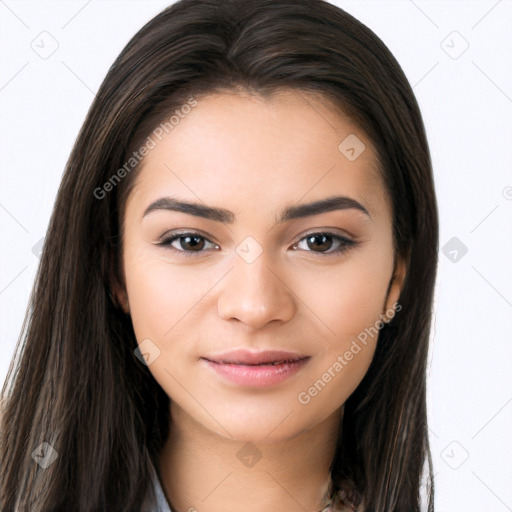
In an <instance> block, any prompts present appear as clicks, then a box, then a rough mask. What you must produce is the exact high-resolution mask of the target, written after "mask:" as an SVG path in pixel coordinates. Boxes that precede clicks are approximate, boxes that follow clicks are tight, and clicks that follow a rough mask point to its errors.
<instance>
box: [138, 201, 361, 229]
mask: <svg viewBox="0 0 512 512" xmlns="http://www.w3.org/2000/svg"><path fill="white" fill-rule="evenodd" d="M349 209H355V210H359V211H361V212H363V213H364V214H365V215H366V216H368V218H371V217H370V214H369V213H368V210H367V209H366V208H365V207H364V206H363V205H362V204H361V203H359V202H358V201H356V200H355V199H352V198H350V197H346V196H332V197H327V198H325V199H320V200H319V201H314V202H312V203H307V204H300V205H296V206H288V207H287V208H285V209H284V210H283V212H282V213H281V216H280V217H279V218H278V219H277V223H278V224H281V223H283V222H287V221H290V220H293V219H299V218H302V217H309V216H312V215H319V214H320V213H326V212H331V211H335V210H349ZM158 210H169V211H175V212H181V213H186V214H189V215H194V216H196V217H202V218H204V219H208V220H213V221H217V222H224V223H227V224H232V223H233V222H234V221H235V217H236V216H235V214H234V213H233V212H231V211H230V210H226V209H224V208H215V207H212V206H206V205H204V204H200V203H189V202H185V201H180V200H178V199H176V198H174V197H162V198H160V199H157V200H156V201H154V202H153V203H151V204H150V205H149V206H148V207H147V208H146V211H145V212H144V214H143V216H142V217H145V216H146V215H148V214H149V213H151V212H154V211H158Z"/></svg>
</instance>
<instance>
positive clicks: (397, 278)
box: [383, 257, 407, 323]
mask: <svg viewBox="0 0 512 512" xmlns="http://www.w3.org/2000/svg"><path fill="white" fill-rule="evenodd" d="M406 273H407V265H406V262H405V260H404V258H402V257H398V258H397V260H396V263H395V269H394V271H393V276H392V277H391V280H390V282H389V286H388V293H387V297H386V305H385V311H384V312H383V316H384V322H385V323H389V322H391V320H392V318H393V317H394V316H395V313H396V312H397V311H399V310H400V309H401V306H399V304H398V299H399V297H400V293H401V292H402V288H403V285H404V281H405V276H406Z"/></svg>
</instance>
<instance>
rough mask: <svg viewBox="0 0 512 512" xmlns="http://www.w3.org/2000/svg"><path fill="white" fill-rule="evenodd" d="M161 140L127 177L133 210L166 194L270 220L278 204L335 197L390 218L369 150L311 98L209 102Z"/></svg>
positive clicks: (336, 113)
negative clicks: (261, 214)
mask: <svg viewBox="0 0 512 512" xmlns="http://www.w3.org/2000/svg"><path fill="white" fill-rule="evenodd" d="M175 117H176V116H175ZM166 131H167V132H168V133H165V134H164V135H163V136H162V135H161V136H160V137H159V140H156V139H155V142H156V144H155V146H154V147H153V149H151V150H150V151H149V153H148V154H147V156H145V157H144V159H143V161H142V165H141V168H140V170H139V173H138V175H137V178H136V181H135V187H134V190H133V192H132V195H133V196H134V197H135V198H136V199H138V200H140V201H142V202H146V203H148V202H150V201H154V200H156V199H158V198H159V197H162V196H165V195H174V194H176V195H178V196H180V197H187V198H189V199H193V200H194V201H198V200H199V201H204V202H206V203H208V204H217V205H220V204H221V203H222V205H225V204H226V203H229V204H230V206H231V207H232V208H231V209H234V210H236V211H239V212H240V213H241V215H243V212H244V211H245V210H248V209H252V210H254V208H256V211H260V212H263V211H265V209H267V210H268V211H269V212H270V213H271V214H272V215H274V214H275V211H276V208H280V207H281V206H282V204H283V202H286V203H289V202H300V201H301V200H304V201H306V200H307V201H308V202H309V201H314V200H317V199H322V198H324V197H325V196H326V195H333V194H334V193H338V194H345V195H348V196H351V197H353V198H354V199H357V200H360V201H361V202H363V203H364V205H365V207H366V208H367V209H368V210H369V211H370V213H371V214H373V215H375V216H378V215H386V214H388V215H389V214H390V212H389V199H388V198H387V194H386V193H385V190H384V185H383V181H382V177H381V173H380V170H379V169H378V164H377V158H376V153H375V150H374V148H373V145H372V143H371V142H370V140H369V139H368V137H367V136H366V134H365V133H364V132H363V131H362V130H361V129H360V128H358V126H357V125H356V124H355V123H354V122H353V121H351V120H350V118H348V116H346V115H344V113H343V112H342V111H341V110H340V109H339V108H337V107H336V106H335V105H333V104H332V103H331V102H330V101H329V100H327V99H326V98H323V97H321V96H319V95H318V94H312V93H309V92H304V91H296V90H281V91H279V92H276V93H274V94H273V95H272V96H269V97H264V98H263V97H261V96H256V95H252V94H249V93H240V92H219V93H215V94H210V95H208V96H204V97H202V98H199V99H198V100H197V105H196V106H195V107H194V108H192V109H188V113H187V114H186V115H182V116H180V118H179V122H178V123H176V124H173V126H172V129H168V130H166ZM160 132H162V130H160Z"/></svg>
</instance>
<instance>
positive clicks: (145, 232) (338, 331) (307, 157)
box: [116, 90, 405, 512]
mask: <svg viewBox="0 0 512 512" xmlns="http://www.w3.org/2000/svg"><path fill="white" fill-rule="evenodd" d="M349 134H356V135H357V137H358V138H359V139H360V140H361V141H363V142H364V144H365V145H366V148H365V150H364V151H363V152H362V153H361V155H360V156H359V157H358V158H356V159H355V160H354V161H349V159H347V158H346V156H345V155H344V154H342V152H340V150H339V149H338V145H339V144H340V142H341V141H343V140H344V139H345V138H346V137H347V136H348V135H349ZM375 161H376V159H375V152H374V149H373V147H372V145H371V143H370V141H369V140H368V138H367V137H366V135H365V134H364V133H362V132H361V130H360V129H359V128H358V127H357V126H356V125H355V124H353V123H352V122H351V121H350V119H349V118H347V117H346V116H344V115H343V113H342V112H340V111H339V110H336V109H335V108H334V106H333V105H331V104H330V103H329V102H328V101H327V100H325V99H322V98H321V97H318V96H315V95H313V94H312V93H305V92H297V91H292V90H283V91H280V92H279V93H277V94H275V95H273V97H272V98H271V99H262V98H261V97H259V96H253V95H250V94H249V93H244V92H239V91H237V92H225V93H215V94H214V95H210V96H207V97H204V98H202V99H200V100H199V101H198V105H197V106H196V107H195V108H194V109H192V111H191V112H190V114H188V115H187V116H186V117H185V118H184V119H181V120H180V123H179V124H178V125H177V126H175V128H174V129H173V130H172V131H171V132H169V134H167V135H165V136H164V137H163V138H162V140H161V141H160V142H159V143H158V144H157V146H156V147H155V148H154V149H152V150H151V151H150V153H149V154H148V155H147V156H146V157H145V159H144V161H143V166H142V168H141V170H140V173H139V174H138V176H137V178H136V182H135V187H134V189H133V190H132V192H131V194H130V196H129V198H128V200H127V204H126V211H125V217H124V222H123V235H124V246H123V258H122V261H123V269H122V275H123V283H122V284H119V285H118V286H117V288H116V293H117V296H118V299H119V301H120V302H121V303H122V304H123V308H124V309H125V311H126V312H128V313H129V314H130V315H131V318H132V321H133V327H134V331H135V334H136V337H137V340H138V342H139V344H141V343H142V342H143V341H144V340H147V339H149V340H150V343H151V345H150V346H151V347H152V350H153V352H154V351H155V347H157V348H156V350H157V351H158V350H159V351H160V352H159V355H158V356H157V357H156V358H155V359H154V360H153V361H151V362H150V364H149V370H150V371H151V373H152V375H153V376H154V377H155V379H156V380H157V382H158V383H159V384H160V385H161V386H162V388H163V389H164V390H165V392H166V393H167V395H168V396H169V397H170V398H171V418H172V420H171V434H170V436H169V438H168V440H167V442H166V444H165V446H164V449H163V452H162V457H161V463H160V469H161V472H162V479H163V488H164V491H165V493H166V495H167V496H168V497H170V498H171V499H170V500H169V501H170V502H171V505H172V507H173V510H175V511H176V512H185V511H193V510H197V511H208V512H234V511H240V510H244V511H246V512H256V511H258V512H259V511H261V510H263V509H264V510H280V511H281V512H292V511H293V512H297V511H298V510H301V511H302V510H307V511H317V510H320V509H321V508H322V506H324V505H325V502H324V494H325V493H326V491H327V488H328V483H329V466H330V464H331V462H332V460H333V456H334V451H335V447H336V442H337V437H338V435H340V432H339V425H340V419H341V418H342V414H343V404H344V402H345V401H346V399H347V398H348V397H349V396H350V394H351V393H352V392H353V391H354V389H355V388H356V387H357V385H358V384H359V383H360V381H361V380H362V378H363V377H364V375H365V373H366V371H367V369H368V367H369V365H370V362H371V360H372V357H373V354H374V350H375V345H376V341H377V336H374V337H373V338H371V337H370V338H369V340H368V343H367V344H366V345H362V344H360V345H361V347H362V349H361V350H360V351H359V352H358V353H357V354H356V355H354V356H353V358H352V359H351V360H350V361H348V362H347V364H346V365H344V367H343V369H342V371H339V372H337V373H335V376H334V377H333V378H331V379H330V381H329V382H328V383H327V384H326V385H325V387H324V388H323V389H322V390H321V391H320V392H318V393H317V394H316V396H314V397H311V399H310V401H309V402H308V403H307V404H304V403H301V402H300V401H299V400H298V395H299V393H301V392H304V391H307V390H308V389H309V388H310V387H311V386H312V384H313V383H314V382H315V381H318V379H320V378H321V377H322V375H323V374H325V372H326V371H327V370H328V369H329V368H332V367H333V363H334V362H335V361H337V358H338V356H339V355H340V354H341V355H343V354H344V353H345V352H346V351H347V350H349V348H350V346H351V343H352V342H353V341H354V340H355V339H356V337H357V336H358V334H360V333H361V332H362V331H364V329H365V328H368V327H369V326H373V325H375V323H376V322H377V321H378V320H379V319H381V318H382V315H385V314H386V312H387V313H388V314H389V311H391V310H392V308H393V305H394V304H395V303H396V302H397V301H398V297H399V294H400V290H401V287H402V283H403V279H404V274H405V267H404V264H403V262H402V261H401V260H399V259H397V261H396V265H394V254H393V237H392V211H391V204H390V201H389V197H388V196H387V194H386V191H385V188H384V184H383V182H382V179H381V176H380V174H379V172H378V170H377V168H376V164H375ZM335 194H338V195H343V196H348V197H350V198H352V199H355V200H356V201H358V202H359V203H360V204H362V205H363V206H364V207H365V208H366V209H367V210H368V212H369V214H370V217H368V216H367V215H365V214H364V213H363V212H361V211H359V210H357V209H355V208H350V209H344V210H336V211H330V212H324V213H321V214H318V215H313V216H309V217H304V218H298V219H294V220H290V221H288V222H284V223H279V224H276V218H277V217H278V216H279V214H280V212H281V211H282V210H283V209H284V208H285V207H287V206H290V205H297V204H305V203H310V202H313V201H316V200H319V199H324V198H327V197H330V196H332V195H335ZM171 195H172V196H175V197H178V198H180V199H181V200H185V201H189V202H197V203H201V204H206V205H209V206H215V207H221V208H224V209H227V210H230V211H231V212H233V214H234V216H235V220H234V222H232V223H223V222H218V221H214V220H207V219H203V218H200V217H197V216H193V215H190V214H186V213H182V212H175V211H169V210H154V211H152V212H151V213H148V214H147V215H145V216H144V212H145V211H146V209H147V208H148V206H149V205H150V204H151V203H153V202H154V201H155V200H157V199H159V198H162V197H165V196H171ZM171 230H180V231H182V232H183V231H185V232H190V231H192V232H196V233H197V232H199V235H200V236H203V237H204V238H202V239H199V242H200V243H202V244H204V245H202V246H201V247H202V248H201V249H200V251H202V252H197V249H196V251H194V246H193V245H192V246H191V244H187V243H186V241H185V240H184V239H181V242H180V239H179V238H178V239H175V240H174V241H173V243H172V246H170V245H167V246H165V245H158V243H159V241H160V240H161V239H162V236H163V235H166V233H168V232H169V231H171ZM325 231H327V232H329V233H333V234H334V235H338V236H342V237H346V238H348V239H350V240H353V241H356V242H357V245H355V246H353V247H351V248H349V249H348V250H346V251H345V252H343V253H335V252H333V251H334V250H335V249H336V248H338V247H339V246H340V243H339V241H338V240H337V239H336V238H335V237H334V238H328V239H327V245H326V246H322V245H321V244H322V241H321V240H320V241H317V242H316V244H315V243H313V244H308V237H306V235H308V234H312V233H318V232H325ZM248 236H251V237H253V239H254V240H255V241H256V243H257V244H258V245H253V246H251V247H252V248H251V249H250V250H251V251H254V250H255V248H254V247H259V248H260V249H261V251H262V252H261V254H260V255H259V256H258V257H257V258H256V259H255V260H254V261H252V262H251V263H248V262H247V261H246V260H245V259H244V258H242V257H241V256H239V254H238V253H237V251H236V249H237V246H239V245H240V244H241V243H242V242H243V241H244V239H245V238H246V237H248ZM329 244H331V245H330V246H329ZM293 248H295V249H293ZM180 250H181V251H182V252H179V251H180ZM186 251H188V253H186ZM252 254H255V253H254V252H253V253H252ZM389 285H390V288H389V293H387V292H388V286H389ZM147 343H148V342H146V344H147ZM235 348H247V349H250V350H255V351H256V350H264V349H282V350H291V351H296V352H299V353H301V354H305V355H309V356H311V357H310V359H309V361H308V363H307V364H306V365H305V366H304V367H303V368H302V369H301V370H300V371H299V372H298V373H297V374H295V375H294V376H293V377H291V378H289V379H288V380H286V381H285V382H283V383H280V384H277V385H274V386H271V387H266V388H248V387H243V386H238V385H236V384H233V383H231V382H229V381H226V380H224V379H223V378H222V377H220V376H219V375H217V374H216V373H215V372H212V371H210V369H209V368H208V367H206V365H205V364H204V361H201V360H200V358H201V357H203V356H206V355H209V354H213V353H216V352H217V353H218V352H220V351H224V350H228V349H235ZM331 371H332V370H331ZM242 448H244V450H247V451H248V453H249V455H252V456H255V457H259V456H261V458H260V459H259V460H258V461H257V462H256V464H254V465H252V467H249V465H248V464H250V463H248V464H245V463H244V460H246V459H243V457H241V456H240V455H238V452H239V450H240V449H242ZM242 453H244V452H242Z"/></svg>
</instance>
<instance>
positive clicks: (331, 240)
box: [292, 232, 357, 255]
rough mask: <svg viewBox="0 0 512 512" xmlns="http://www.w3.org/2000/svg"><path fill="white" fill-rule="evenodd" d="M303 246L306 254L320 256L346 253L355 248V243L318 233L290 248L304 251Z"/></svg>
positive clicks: (308, 236)
mask: <svg viewBox="0 0 512 512" xmlns="http://www.w3.org/2000/svg"><path fill="white" fill-rule="evenodd" d="M300 244H303V246H302V247H299V246H300ZM304 245H305V247H306V249H305V250H306V251H307V252H313V253H317V254H321V255H324V254H325V255H332V254H341V253H344V252H346V251H348V250H349V249H351V248H352V247H355V246H356V245H357V242H355V241H354V240H350V239H348V238H345V237H343V236H339V235H336V234H334V233H329V232H318V233H309V234H308V235H306V236H305V237H304V238H302V239H301V240H300V241H299V242H298V243H296V244H294V245H293V246H292V247H293V249H294V250H296V248H297V247H299V248H300V249H304ZM333 247H334V248H333Z"/></svg>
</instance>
